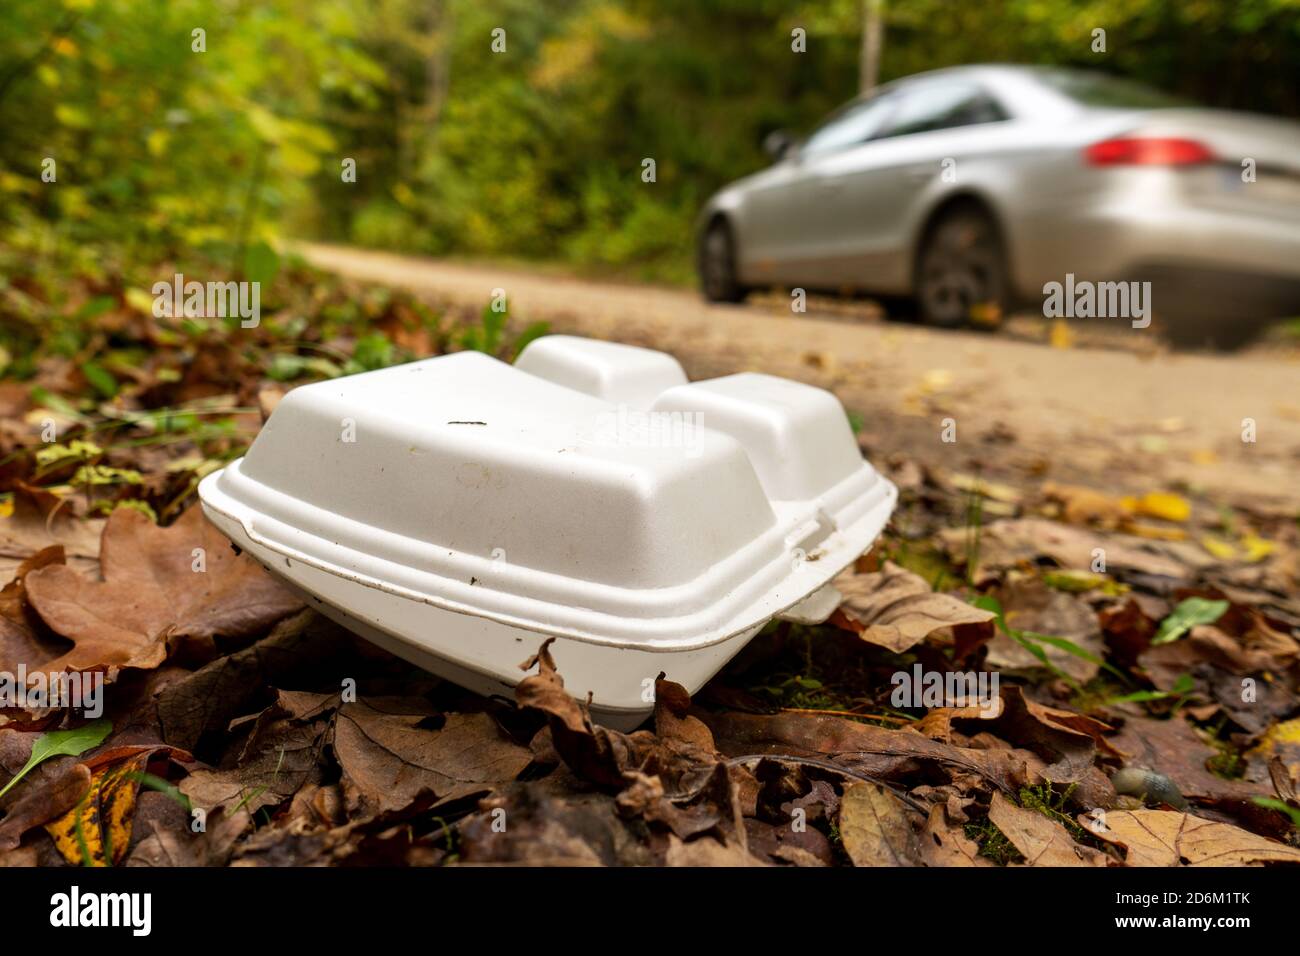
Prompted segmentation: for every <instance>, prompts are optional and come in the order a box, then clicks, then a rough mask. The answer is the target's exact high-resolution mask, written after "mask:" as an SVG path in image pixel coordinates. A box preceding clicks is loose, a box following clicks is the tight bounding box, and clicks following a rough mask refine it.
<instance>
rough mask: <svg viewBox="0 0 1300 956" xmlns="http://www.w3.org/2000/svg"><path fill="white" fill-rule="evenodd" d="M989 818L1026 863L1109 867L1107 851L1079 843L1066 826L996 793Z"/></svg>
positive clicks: (1027, 864) (1028, 864) (990, 805)
mask: <svg viewBox="0 0 1300 956" xmlns="http://www.w3.org/2000/svg"><path fill="white" fill-rule="evenodd" d="M989 819H990V820H992V821H993V825H994V826H996V827H997V828H998V829H999V830H1001V831H1002V835H1003V836H1005V837H1006V838H1007V839H1008V840H1010V841H1011V845H1012V846H1014V847H1015V848H1016V849H1017V850H1019V851H1020V855H1021V856H1023V857H1024V858H1025V864H1024V865H1025V866H1106V865H1107V863H1108V862H1109V860H1108V859H1107V857H1106V854H1104V853H1101V852H1099V851H1097V850H1094V849H1093V848H1092V847H1087V846H1080V845H1079V844H1077V843H1075V842H1074V840H1073V839H1071V837H1070V834H1069V833H1067V832H1066V830H1065V827H1063V826H1061V824H1059V823H1057V822H1056V821H1055V820H1051V819H1049V818H1048V817H1045V816H1043V815H1042V814H1041V813H1037V812H1035V811H1033V810H1025V809H1023V808H1022V807H1018V806H1016V805H1015V804H1014V803H1012V802H1011V801H1009V800H1007V799H1005V798H1004V797H1003V796H1002V794H1000V793H994V794H993V802H992V803H991V804H989Z"/></svg>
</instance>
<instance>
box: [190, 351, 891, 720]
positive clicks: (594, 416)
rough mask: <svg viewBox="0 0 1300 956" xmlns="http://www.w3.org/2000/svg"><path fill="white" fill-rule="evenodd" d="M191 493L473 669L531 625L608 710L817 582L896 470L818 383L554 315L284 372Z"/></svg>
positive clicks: (719, 658) (630, 713)
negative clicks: (290, 379)
mask: <svg viewBox="0 0 1300 956" xmlns="http://www.w3.org/2000/svg"><path fill="white" fill-rule="evenodd" d="M199 495H200V498H201V499H202V502H203V508H204V511H205V512H206V513H207V515H208V517H209V518H210V519H211V520H212V521H213V522H214V523H215V524H216V525H217V526H218V527H219V528H220V529H221V530H222V531H223V532H224V533H225V534H226V535H227V536H229V537H230V539H231V540H232V541H233V542H234V543H235V544H237V545H238V546H239V547H241V548H243V549H244V550H246V551H248V552H249V553H250V554H252V555H253V556H254V557H255V558H256V559H257V560H259V561H260V562H261V563H262V564H264V565H265V566H266V567H267V568H268V569H269V570H271V571H272V572H273V573H274V574H276V575H278V576H279V577H280V578H282V579H283V580H284V581H286V582H287V583H288V584H289V585H290V586H292V587H294V588H295V589H297V590H298V591H300V592H302V593H303V594H305V595H306V597H307V598H308V600H309V601H310V602H311V603H312V604H313V605H314V606H315V607H316V608H317V609H318V610H320V611H321V612H323V613H324V614H326V615H328V616H330V617H331V618H334V619H335V620H337V621H338V622H339V623H341V624H343V625H344V626H346V627H348V628H351V629H352V630H354V631H356V632H358V633H360V634H362V635H363V636H365V637H367V638H368V639H370V640H372V641H374V642H375V643H376V644H379V645H381V646H383V647H385V648H387V649H388V650H390V651H392V652H393V653H395V654H398V655H400V656H401V657H403V658H406V659H407V660H410V661H412V662H413V663H415V664H417V665H419V666H421V667H423V668H425V669H427V670H430V671H432V672H434V673H436V674H440V675H442V676H444V677H446V678H448V679H450V680H453V681H455V682H457V683H460V684H462V685H464V686H466V687H468V688H470V689H472V690H475V691H478V692H479V693H483V694H488V695H509V694H510V691H511V689H512V688H513V686H514V685H515V684H517V683H518V681H519V680H520V679H522V678H523V676H524V673H523V671H521V670H520V669H519V664H520V663H521V662H522V661H524V660H525V659H526V658H527V657H529V656H530V655H531V654H533V653H535V652H536V651H537V649H538V647H539V646H540V645H541V643H542V641H543V640H545V637H546V636H554V637H555V638H557V640H556V641H555V643H554V644H553V645H552V648H551V650H552V654H553V655H554V657H555V660H556V664H557V666H558V667H559V670H560V673H561V674H562V675H563V677H564V679H565V686H566V687H567V688H568V689H569V690H570V691H571V692H572V693H574V694H575V695H576V696H579V697H583V696H585V695H586V694H588V693H590V694H591V695H592V705H593V707H592V709H593V712H594V715H595V717H596V718H597V720H599V721H602V722H604V723H606V724H609V725H611V726H615V727H622V728H628V727H631V726H634V725H635V724H637V723H638V722H640V721H641V720H642V719H643V718H644V717H645V716H646V715H647V714H649V712H650V711H651V709H652V707H653V692H652V691H653V682H654V679H655V677H656V676H657V675H658V674H659V673H660V672H661V671H662V672H666V674H667V676H668V678H669V679H671V680H674V681H677V682H678V683H680V684H682V685H684V686H685V687H686V689H687V690H688V691H690V692H692V693H693V692H695V691H697V690H698V689H699V688H700V687H701V686H702V685H703V684H704V682H705V681H707V680H708V679H709V678H710V677H711V676H713V674H715V673H716V672H717V671H718V670H719V668H721V667H722V665H723V664H725V663H726V662H727V661H728V660H729V659H730V658H731V657H732V656H734V655H735V654H736V653H737V652H738V651H740V649H741V648H742V647H743V646H744V645H745V643H746V642H747V641H748V640H749V639H750V638H751V637H752V636H753V635H754V634H756V633H757V632H758V630H759V629H760V628H761V627H762V626H763V625H764V624H765V623H766V622H767V621H769V620H771V619H772V618H774V617H784V618H788V619H792V620H801V621H808V622H812V621H817V620H824V619H825V617H826V616H827V615H828V614H829V613H830V612H831V610H833V608H834V607H835V604H836V602H837V599H838V595H837V594H836V593H835V592H834V590H833V588H831V587H830V586H829V582H830V580H831V578H832V577H834V575H835V574H837V573H838V572H839V571H841V570H842V569H843V568H844V567H845V566H846V565H848V564H849V563H851V562H852V561H853V560H854V559H856V558H857V557H858V556H859V555H860V554H862V552H863V551H864V550H866V548H867V547H868V546H869V545H870V544H871V543H872V541H873V540H874V539H875V538H876V536H877V535H878V534H879V533H880V531H881V529H882V528H883V527H884V525H885V522H886V521H887V520H888V518H889V515H890V512H891V511H892V510H893V506H894V503H895V501H896V500H897V490H896V489H895V488H894V486H893V485H892V484H891V483H890V482H889V481H887V480H886V479H884V478H883V477H882V476H880V475H879V474H877V472H876V471H875V469H873V468H872V467H871V465H870V464H869V463H867V462H866V461H864V460H863V459H862V456H861V454H860V453H859V451H858V447H857V443H856V442H855V440H854V437H853V434H852V431H851V429H850V427H849V423H848V420H847V417H846V415H845V412H844V409H843V407H842V406H841V405H840V403H839V401H838V400H837V399H836V398H835V397H834V396H833V395H831V394H830V393H829V392H826V391H823V390H821V389H818V388H813V387H811V386H808V385H803V384H800V383H797V382H792V381H788V380H785V379H781V378H775V377H772V376H768V375H760V374H753V373H743V374H739V375H729V376H726V377H724V378H716V379H710V380H707V381H699V382H694V383H688V382H687V379H686V375H685V374H684V373H683V371H682V368H681V366H680V365H679V364H678V363H677V361H676V360H675V359H674V358H672V357H671V356H669V355H667V354H664V353H662V352H655V351H651V350H648V349H640V348H634V347H631V346H626V345H618V344H614V343H609V342H600V341H595V340H590V339H582V338H575V337H572V336H561V335H552V336H546V337H544V338H540V339H537V340H536V341H534V342H533V343H532V344H530V345H529V346H528V347H527V348H526V349H525V350H524V351H523V353H522V354H521V355H520V356H519V359H518V361H517V362H516V363H515V364H514V365H513V366H510V365H507V364H505V363H502V362H499V361H497V360H496V359H493V358H490V357H488V356H486V355H483V354H480V353H477V352H459V353H455V354H452V355H444V356H440V357H437V358H431V359H425V360H423V361H418V362H412V363H410V364H408V365H399V366H395V367H392V368H386V369H382V370H380V371H375V372H366V373H364V374H361V375H352V376H348V377H346V378H339V379H334V380H332V381H325V382H318V383H315V384H312V385H305V386H302V387H300V388H296V389H294V390H293V391H291V392H289V393H288V394H287V395H286V396H285V397H284V399H283V400H282V401H281V402H280V404H279V406H278V407H277V408H276V409H275V411H274V413H273V414H272V415H271V417H270V419H269V420H268V421H267V423H266V425H265V427H264V428H263V429H262V431H261V433H260V434H259V435H258V437H257V439H256V441H255V442H254V443H253V446H252V447H251V448H250V449H249V451H248V454H247V455H246V456H245V457H243V458H241V459H239V460H237V461H234V462H232V463H231V464H230V465H228V466H227V467H225V468H223V469H221V470H220V471H218V472H214V473H213V474H211V475H209V476H207V477H206V478H205V479H204V480H203V482H202V483H201V484H200V486H199Z"/></svg>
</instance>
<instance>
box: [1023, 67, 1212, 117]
mask: <svg viewBox="0 0 1300 956" xmlns="http://www.w3.org/2000/svg"><path fill="white" fill-rule="evenodd" d="M1039 77H1040V79H1042V80H1043V82H1044V83H1046V84H1047V85H1048V86H1050V87H1052V89H1054V90H1056V91H1057V92H1058V93H1062V94H1064V95H1065V96H1068V97H1069V98H1070V99H1072V100H1074V101H1075V102H1076V103H1082V104H1083V105H1084V106H1114V107H1119V108H1121V109H1159V108H1161V107H1166V106H1188V105H1191V104H1190V102H1189V101H1188V100H1185V99H1180V98H1179V97H1177V96H1172V95H1170V94H1168V93H1162V92H1161V91H1160V90H1157V89H1153V88H1152V87H1149V86H1144V85H1143V84H1141V83H1134V82H1133V81H1132V80H1122V79H1120V78H1119V77H1114V76H1106V75H1105V74H1104V73H1084V72H1082V71H1075V70H1044V71H1042V72H1041V73H1040V74H1039Z"/></svg>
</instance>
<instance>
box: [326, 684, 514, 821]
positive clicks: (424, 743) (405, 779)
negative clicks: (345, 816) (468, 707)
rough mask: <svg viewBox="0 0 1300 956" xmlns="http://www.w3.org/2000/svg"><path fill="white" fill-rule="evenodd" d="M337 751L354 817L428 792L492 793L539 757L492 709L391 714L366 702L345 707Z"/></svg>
mask: <svg viewBox="0 0 1300 956" xmlns="http://www.w3.org/2000/svg"><path fill="white" fill-rule="evenodd" d="M373 703H375V704H377V705H378V704H380V703H381V702H380V701H374V702H373ZM431 723H432V724H440V726H437V727H436V728H435V727H431V726H429V725H430V724H431ZM334 753H335V756H336V757H337V759H338V762H339V765H340V766H341V767H342V770H343V781H342V789H343V794H344V797H345V801H346V803H347V807H348V810H349V813H350V815H352V816H353V817H356V816H359V815H360V816H373V815H375V814H377V813H384V812H396V811H401V810H404V809H406V808H407V807H409V806H410V805H411V804H412V803H414V802H415V801H416V799H417V797H419V796H420V794H421V793H429V794H431V795H432V796H433V797H434V798H436V799H437V800H438V802H446V801H448V800H456V799H459V798H461V797H466V796H469V795H471V794H476V793H488V792H490V791H492V790H494V789H496V788H497V787H498V786H500V785H502V784H506V783H510V782H512V781H513V780H514V779H515V778H516V777H517V776H519V774H520V773H521V772H522V771H523V769H524V768H525V767H527V766H528V764H529V763H530V762H531V760H532V755H531V754H530V753H529V751H528V748H526V747H521V746H519V745H518V744H516V743H514V742H513V741H512V740H510V738H509V737H507V736H506V735H505V733H504V732H502V730H501V728H500V727H498V726H497V723H496V721H495V720H493V719H492V717H491V716H490V715H488V714H482V713H476V714H446V715H443V716H430V715H427V714H410V713H385V712H383V711H381V710H378V709H376V708H375V707H371V706H369V705H367V704H363V703H355V704H345V705H344V706H343V709H342V710H340V711H339V714H338V718H337V722H336V724H335V727H334Z"/></svg>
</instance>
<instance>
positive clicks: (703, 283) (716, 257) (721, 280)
mask: <svg viewBox="0 0 1300 956" xmlns="http://www.w3.org/2000/svg"><path fill="white" fill-rule="evenodd" d="M697 267H698V269H699V273H700V288H701V289H702V290H703V292H704V297H705V298H706V299H708V300H709V301H710V302H743V301H745V297H746V296H747V295H749V290H748V289H746V288H745V287H744V286H743V285H741V284H740V282H739V280H738V279H737V278H736V243H735V240H734V239H733V238H732V235H731V227H730V226H728V225H727V223H726V222H725V221H724V220H722V219H716V220H714V221H713V222H712V223H711V224H710V225H709V228H708V229H707V230H705V233H704V236H703V238H702V239H701V240H700V249H699V259H698V263H697Z"/></svg>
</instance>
